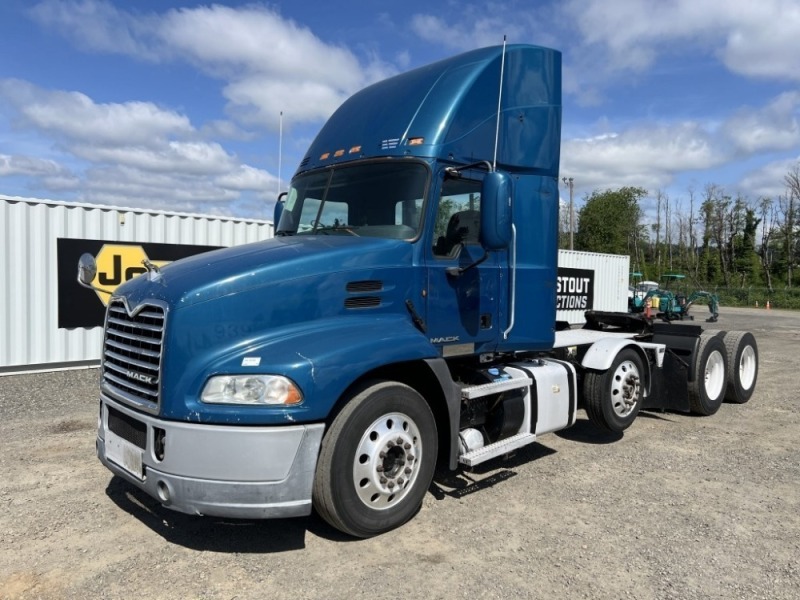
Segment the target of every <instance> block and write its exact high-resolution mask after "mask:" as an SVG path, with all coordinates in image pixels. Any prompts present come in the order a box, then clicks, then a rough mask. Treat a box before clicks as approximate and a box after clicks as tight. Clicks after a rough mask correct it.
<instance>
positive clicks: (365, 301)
mask: <svg viewBox="0 0 800 600" xmlns="http://www.w3.org/2000/svg"><path fill="white" fill-rule="evenodd" d="M380 305H381V299H380V298H378V296H356V297H354V298H348V299H347V300H345V301H344V307H345V308H375V307H376V306H380Z"/></svg>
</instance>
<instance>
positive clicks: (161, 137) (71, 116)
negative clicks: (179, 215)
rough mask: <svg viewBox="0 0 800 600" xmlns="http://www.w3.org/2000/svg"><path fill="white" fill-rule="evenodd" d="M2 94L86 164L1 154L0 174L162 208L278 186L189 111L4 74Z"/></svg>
mask: <svg viewBox="0 0 800 600" xmlns="http://www.w3.org/2000/svg"><path fill="white" fill-rule="evenodd" d="M0 99H4V100H5V101H6V103H7V104H8V105H9V106H11V107H13V109H14V110H15V111H16V115H17V116H16V119H15V120H16V122H17V127H18V128H22V127H25V128H29V129H32V130H35V131H37V132H38V133H39V134H44V135H46V136H49V137H50V138H51V139H52V140H54V141H55V142H56V145H55V149H56V150H55V151H56V152H61V154H62V156H63V162H70V163H71V162H75V159H76V158H77V159H80V160H81V161H82V162H83V163H84V164H88V165H89V168H87V169H86V170H85V171H83V172H81V173H73V172H71V171H69V170H67V169H65V168H64V167H62V166H61V165H60V164H59V163H58V162H57V161H55V160H49V159H41V158H34V157H31V156H24V155H18V156H17V155H15V156H9V155H0V176H13V175H26V176H30V177H34V178H37V179H38V181H39V185H41V186H44V188H45V189H47V190H51V191H64V190H74V191H75V192H76V193H77V194H78V199H80V200H83V201H87V202H97V203H112V204H121V205H123V206H129V205H131V204H132V203H133V204H136V205H139V206H145V207H152V208H163V204H164V202H165V199H170V201H173V202H175V203H176V204H175V205H172V206H170V208H172V209H175V210H191V211H197V210H198V207H197V204H196V203H201V202H204V203H209V205H210V206H209V207H208V210H210V209H214V208H215V207H217V208H218V207H221V206H222V205H224V203H226V202H231V201H234V200H237V199H238V198H240V196H241V193H242V192H245V191H256V192H261V189H260V186H263V185H271V186H272V189H276V188H277V184H276V179H275V178H274V177H273V176H272V175H270V174H269V173H267V172H266V171H263V170H261V169H257V168H255V167H252V166H249V165H246V164H243V163H242V162H241V161H240V160H239V159H238V158H237V157H236V156H235V155H234V154H231V153H229V152H228V151H226V150H225V149H224V148H223V147H222V146H221V145H220V144H218V143H216V142H209V141H205V140H202V139H200V134H199V132H198V131H197V130H196V128H195V127H194V126H193V125H192V124H191V122H190V120H189V119H188V117H186V116H185V115H181V114H179V113H176V112H174V111H170V110H164V109H161V108H159V107H157V106H155V105H154V104H152V103H146V102H125V103H104V104H99V103H96V102H94V101H93V100H92V99H91V98H89V97H88V96H86V95H84V94H80V93H77V92H66V91H60V90H55V91H53V90H44V89H41V88H39V87H37V86H34V85H32V84H30V83H28V82H25V81H19V80H5V81H3V80H0ZM203 210H207V208H206V207H204V209H203Z"/></svg>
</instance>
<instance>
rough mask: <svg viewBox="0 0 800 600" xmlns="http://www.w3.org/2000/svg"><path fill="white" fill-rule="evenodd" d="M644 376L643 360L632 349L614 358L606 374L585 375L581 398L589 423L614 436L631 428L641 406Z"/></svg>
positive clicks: (602, 372)
mask: <svg viewBox="0 0 800 600" xmlns="http://www.w3.org/2000/svg"><path fill="white" fill-rule="evenodd" d="M643 373H644V367H643V364H642V359H641V357H640V356H639V354H638V352H636V351H635V350H632V349H631V348H625V349H624V350H622V351H621V352H620V353H619V354H617V356H616V357H615V358H614V362H612V363H611V368H609V369H608V371H591V372H589V373H587V374H586V376H585V378H584V383H583V394H584V399H585V401H586V413H587V414H588V415H589V420H591V421H592V423H594V424H595V425H598V426H600V427H602V428H603V429H607V430H609V431H614V432H616V433H619V432H622V431H625V430H626V429H627V428H628V427H630V426H631V423H633V421H634V419H636V415H638V414H639V409H640V408H641V406H642V383H643V381H642V375H643Z"/></svg>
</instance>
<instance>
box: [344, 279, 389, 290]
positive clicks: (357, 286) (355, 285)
mask: <svg viewBox="0 0 800 600" xmlns="http://www.w3.org/2000/svg"><path fill="white" fill-rule="evenodd" d="M382 290H383V282H382V281H376V280H374V279H370V280H367V281H351V282H349V283H348V284H347V291H348V292H350V293H351V294H363V293H364V292H380V291H382Z"/></svg>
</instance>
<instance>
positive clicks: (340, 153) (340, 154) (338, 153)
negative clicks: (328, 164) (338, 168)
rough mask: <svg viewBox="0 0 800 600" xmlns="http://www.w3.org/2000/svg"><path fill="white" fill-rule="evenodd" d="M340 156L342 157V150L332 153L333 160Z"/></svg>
mask: <svg viewBox="0 0 800 600" xmlns="http://www.w3.org/2000/svg"><path fill="white" fill-rule="evenodd" d="M340 156H344V148H342V149H341V150H337V151H336V152H334V153H333V158H339V157H340Z"/></svg>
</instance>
